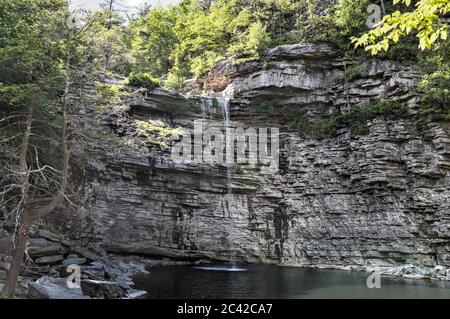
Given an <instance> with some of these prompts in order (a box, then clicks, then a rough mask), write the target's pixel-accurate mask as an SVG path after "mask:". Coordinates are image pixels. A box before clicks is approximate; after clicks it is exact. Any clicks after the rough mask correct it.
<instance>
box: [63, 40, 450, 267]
mask: <svg viewBox="0 0 450 319" xmlns="http://www.w3.org/2000/svg"><path fill="white" fill-rule="evenodd" d="M352 64H354V62H351V61H344V60H342V59H340V58H339V57H337V56H336V54H335V53H334V52H333V50H331V49H330V48H328V47H326V46H315V45H293V46H284V47H279V48H275V49H273V50H271V51H270V52H269V54H268V56H267V58H266V59H265V61H262V62H259V63H255V62H253V63H251V64H249V65H243V66H242V65H241V66H239V67H235V66H232V65H224V64H222V65H221V66H218V67H217V68H215V70H213V72H211V73H210V74H209V75H208V76H207V77H205V78H204V81H205V83H204V84H205V85H204V86H205V87H206V88H216V91H217V90H219V89H224V88H225V87H220V85H219V86H218V85H217V83H221V84H223V83H225V86H226V90H225V92H227V94H228V96H229V97H231V98H232V100H231V102H232V104H231V115H232V120H233V124H232V125H233V126H239V127H244V128H245V127H248V126H258V127H270V126H273V125H275V124H274V123H273V122H267V121H266V119H265V118H264V117H263V116H261V114H260V113H261V112H260V111H259V112H258V111H255V108H254V105H255V101H264V100H270V101H276V105H278V106H282V105H290V106H293V107H295V108H298V110H299V111H306V112H307V114H308V116H309V117H311V118H315V117H323V116H325V115H327V114H328V115H329V114H332V113H334V112H337V111H339V110H342V111H345V110H350V109H354V108H357V107H359V106H360V105H361V104H364V103H367V102H369V101H374V100H377V99H390V100H396V101H398V103H401V102H405V103H407V105H408V112H410V113H411V114H413V113H415V112H417V107H418V106H417V105H416V103H415V102H416V100H417V99H416V97H415V96H414V94H413V93H412V90H411V88H412V86H413V83H414V77H415V76H416V75H417V74H416V73H415V72H413V70H411V69H409V68H404V67H401V66H400V65H398V64H396V63H394V62H380V61H378V62H377V61H371V62H366V64H365V65H364V67H363V69H362V71H361V72H360V74H358V75H357V76H354V75H353V76H352V77H351V78H347V75H348V74H347V72H346V71H345V70H346V69H347V68H348V67H350V66H351V65H352ZM222 86H223V85H222ZM168 103H169V104H183V103H187V105H191V106H192V105H194V106H197V107H198V108H197V109H195V110H196V111H193V112H190V113H189V112H188V113H185V114H177V112H173V111H168V109H167V107H166V106H167V104H168ZM129 104H130V107H129V109H126V110H125V111H124V112H123V113H122V114H120V115H119V116H118V117H115V118H113V119H112V120H111V119H109V121H107V122H106V123H104V124H101V123H99V121H98V120H96V119H94V118H93V117H92V116H91V115H90V113H89V111H86V110H85V111H84V112H87V114H84V117H83V121H81V122H80V123H77V125H78V126H79V128H80V130H88V131H89V132H90V133H89V134H91V135H92V137H93V139H94V140H96V144H95V145H92V144H87V143H86V142H82V141H80V143H79V144H78V145H77V149H76V152H75V154H77V156H76V165H75V167H76V169H74V173H73V177H74V181H75V182H74V184H75V185H76V187H77V189H76V190H77V194H78V196H79V201H80V202H81V203H82V208H81V209H79V210H78V211H77V214H72V220H73V221H72V222H71V223H67V227H68V228H69V231H70V232H71V233H72V234H73V236H76V237H79V238H82V239H83V240H85V241H86V242H92V243H100V244H101V245H102V246H103V247H104V248H105V249H106V250H108V251H109V252H114V253H122V254H139V255H146V256H153V257H167V258H176V259H212V260H223V261H226V260H228V259H229V256H230V254H231V252H230V247H232V246H235V247H236V248H237V250H238V252H237V257H238V259H240V260H242V261H248V262H265V263H283V264H289V265H303V266H306V265H318V266H337V267H340V266H369V265H372V266H374V265H386V266H388V265H398V264H406V263H412V264H415V265H418V266H433V265H437V264H439V265H444V266H450V257H449V252H450V223H449V217H450V212H449V208H450V192H449V183H450V178H449V169H450V139H449V125H448V124H447V123H433V122H428V123H427V124H426V128H425V129H424V130H423V131H418V130H417V129H416V127H415V126H414V125H413V123H412V121H411V120H408V119H397V120H392V119H384V118H377V119H374V120H370V121H369V122H368V127H369V133H368V134H367V135H364V136H354V135H353V134H351V130H350V129H346V128H343V129H341V130H339V131H338V133H337V134H336V136H333V137H328V138H320V139H318V138H313V137H308V136H306V135H305V134H300V133H298V132H295V131H290V130H288V129H286V127H284V126H280V128H281V132H282V133H281V150H280V155H281V161H280V170H279V171H278V173H276V174H268V173H264V172H261V170H260V168H250V167H246V166H245V165H239V166H238V167H234V173H233V183H232V189H233V193H234V195H233V199H234V200H233V202H232V205H233V206H234V207H233V211H234V212H235V213H234V215H233V221H231V220H230V218H229V217H228V210H227V205H226V204H227V201H226V198H227V185H226V183H227V173H226V168H225V167H224V166H220V165H201V164H189V165H188V164H184V165H181V164H176V163H174V162H173V161H172V160H171V158H170V149H169V148H166V149H158V148H155V147H141V148H138V147H135V146H134V147H130V146H123V144H124V143H123V142H124V141H128V140H133V139H134V140H136V139H139V138H138V137H136V134H134V135H133V134H132V133H130V132H131V131H130V129H129V128H130V125H128V124H129V123H133V120H134V119H136V118H139V119H161V120H163V121H164V122H165V123H166V124H167V125H168V126H170V127H182V128H189V127H191V126H192V121H193V120H194V119H200V118H204V119H205V121H206V123H209V124H214V123H215V124H217V125H222V123H221V121H222V119H221V112H220V110H214V109H213V108H212V107H211V106H209V107H205V104H204V103H203V104H202V103H201V99H198V98H192V99H190V100H189V99H186V98H184V97H181V96H178V95H171V94H169V93H167V92H162V91H157V92H149V93H147V94H146V95H145V96H142V97H140V98H135V99H132V100H129ZM319 110H320V111H319ZM91 111H92V110H91ZM108 127H113V131H115V132H116V133H117V132H120V134H119V135H120V136H118V135H116V134H112V135H113V136H110V133H108V134H107V135H105V134H103V132H104V131H105V130H106V131H108V130H109V129H108ZM230 240H232V241H233V244H232V245H230Z"/></svg>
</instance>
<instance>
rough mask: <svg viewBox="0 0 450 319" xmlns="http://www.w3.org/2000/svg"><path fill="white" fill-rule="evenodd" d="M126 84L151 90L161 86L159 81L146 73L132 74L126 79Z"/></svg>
mask: <svg viewBox="0 0 450 319" xmlns="http://www.w3.org/2000/svg"><path fill="white" fill-rule="evenodd" d="M127 84H129V85H131V86H136V87H141V88H145V89H148V90H153V89H154V88H156V87H158V86H160V85H161V81H160V80H159V79H157V78H155V77H153V76H151V75H150V74H148V73H132V74H131V75H130V76H129V77H128V80H127Z"/></svg>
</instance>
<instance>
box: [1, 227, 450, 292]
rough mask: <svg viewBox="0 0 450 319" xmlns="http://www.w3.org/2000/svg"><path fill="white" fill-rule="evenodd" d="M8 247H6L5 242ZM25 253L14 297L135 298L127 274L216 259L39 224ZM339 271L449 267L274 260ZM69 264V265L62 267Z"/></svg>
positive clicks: (435, 273) (4, 261) (4, 264)
mask: <svg viewBox="0 0 450 319" xmlns="http://www.w3.org/2000/svg"><path fill="white" fill-rule="evenodd" d="M1 235H2V236H1V237H0V243H1V248H2V252H3V253H8V251H5V249H6V250H7V249H8V246H9V245H10V237H9V236H10V234H9V233H7V232H5V231H3V232H2V233H1ZM9 248H11V247H9ZM27 252H28V255H27V259H26V262H25V265H24V267H23V269H22V274H21V276H20V279H19V285H18V289H17V291H16V298H20V299H25V298H27V299H90V298H95V299H136V298H144V297H146V296H147V295H148V294H150V296H151V293H152V292H151V291H150V292H146V291H143V290H136V289H133V285H134V283H133V277H134V276H136V275H138V274H145V273H148V272H147V270H150V272H151V268H152V267H160V266H174V265H177V266H187V265H199V264H203V265H204V264H209V263H211V264H217V263H218V262H220V261H218V260H216V259H206V258H202V259H196V258H195V257H193V258H192V259H190V260H187V259H186V258H183V259H184V260H180V259H179V258H175V259H174V258H168V257H167V256H166V257H163V256H160V258H157V259H156V258H149V257H148V256H147V257H142V256H137V255H126V256H124V255H112V254H108V253H107V252H106V251H105V250H103V249H102V248H99V247H95V248H92V247H91V248H86V247H82V246H81V243H77V242H75V241H71V240H67V239H65V238H64V237H63V236H61V235H57V234H54V233H52V232H50V231H48V230H44V229H34V230H33V231H32V233H31V237H30V242H29V247H28V251H27ZM9 261H10V257H8V256H6V255H4V254H0V289H1V288H2V286H3V280H4V279H5V277H6V271H7V270H8V268H9ZM74 266H75V267H79V269H80V270H81V288H79V289H77V288H75V289H73V288H72V289H70V288H68V287H67V278H68V277H69V276H70V275H71V267H72V269H73V267H74ZM279 266H290V267H295V266H296V267H305V268H315V269H336V270H342V271H364V272H367V273H374V272H376V273H379V274H381V276H382V277H390V278H399V279H427V280H450V268H445V267H443V266H435V267H428V268H421V267H417V266H414V265H403V266H395V267H375V266H367V267H361V266H330V265H315V266H305V265H292V264H290V265H279ZM68 267H69V268H68Z"/></svg>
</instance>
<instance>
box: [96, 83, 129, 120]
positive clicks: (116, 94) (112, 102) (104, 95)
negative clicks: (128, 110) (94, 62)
mask: <svg viewBox="0 0 450 319" xmlns="http://www.w3.org/2000/svg"><path fill="white" fill-rule="evenodd" d="M95 88H96V90H97V94H98V96H99V100H98V101H97V104H98V105H99V106H98V112H99V113H100V114H105V113H106V112H107V111H108V110H112V109H114V108H116V107H121V106H122V104H123V103H122V99H121V95H123V94H125V93H124V92H123V87H122V86H121V85H118V84H105V83H102V82H95Z"/></svg>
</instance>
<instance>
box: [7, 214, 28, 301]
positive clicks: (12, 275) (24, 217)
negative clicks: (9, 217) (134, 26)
mask: <svg viewBox="0 0 450 319" xmlns="http://www.w3.org/2000/svg"><path fill="white" fill-rule="evenodd" d="M29 229H30V212H29V209H28V208H25V209H24V210H23V212H22V214H21V217H20V227H19V231H18V234H17V239H16V248H15V249H14V254H13V256H12V261H11V266H10V268H9V271H8V277H7V278H6V284H5V288H4V290H3V293H2V294H3V295H4V296H6V297H7V298H14V294H15V292H16V287H17V283H18V281H19V275H20V269H21V267H22V263H23V257H24V256H25V250H26V248H27V242H28V231H29Z"/></svg>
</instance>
